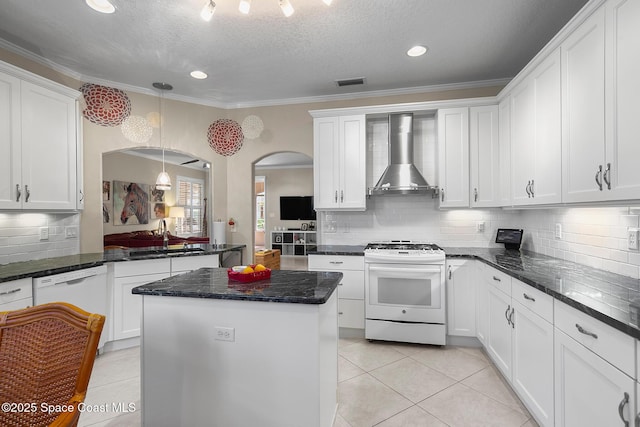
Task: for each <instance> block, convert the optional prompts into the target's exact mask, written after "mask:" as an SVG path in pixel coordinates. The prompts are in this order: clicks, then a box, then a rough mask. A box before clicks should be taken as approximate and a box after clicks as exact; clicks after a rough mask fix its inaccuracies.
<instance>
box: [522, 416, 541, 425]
mask: <svg viewBox="0 0 640 427" xmlns="http://www.w3.org/2000/svg"><path fill="white" fill-rule="evenodd" d="M522 427H540V426H539V425H538V423H537V422H536V421H535V420H534V419H533V418H530V419H529V420H528V421H527V422H526V423H524V424H522Z"/></svg>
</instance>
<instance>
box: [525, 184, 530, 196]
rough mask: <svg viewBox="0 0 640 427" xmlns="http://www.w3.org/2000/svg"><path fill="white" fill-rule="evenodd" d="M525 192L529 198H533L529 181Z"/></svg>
mask: <svg viewBox="0 0 640 427" xmlns="http://www.w3.org/2000/svg"><path fill="white" fill-rule="evenodd" d="M524 190H525V191H526V192H527V197H528V198H531V181H527V186H526V187H524Z"/></svg>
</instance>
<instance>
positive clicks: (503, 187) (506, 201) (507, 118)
mask: <svg viewBox="0 0 640 427" xmlns="http://www.w3.org/2000/svg"><path fill="white" fill-rule="evenodd" d="M498 110H499V111H498V126H499V132H498V144H499V146H500V149H499V161H498V164H499V165H500V171H499V173H498V179H499V180H500V184H499V187H498V204H497V205H498V206H511V203H512V202H511V96H510V95H507V96H506V97H505V98H504V99H503V100H502V101H501V102H500V104H498Z"/></svg>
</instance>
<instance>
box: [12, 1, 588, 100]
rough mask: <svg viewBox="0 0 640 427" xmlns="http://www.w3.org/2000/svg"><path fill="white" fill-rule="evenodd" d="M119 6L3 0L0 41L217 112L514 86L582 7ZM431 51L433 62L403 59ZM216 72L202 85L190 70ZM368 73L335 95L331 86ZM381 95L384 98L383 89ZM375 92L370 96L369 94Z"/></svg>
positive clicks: (91, 77) (83, 72)
mask: <svg viewBox="0 0 640 427" xmlns="http://www.w3.org/2000/svg"><path fill="white" fill-rule="evenodd" d="M290 1H291V4H292V5H293V7H294V8H295V10H296V11H295V13H294V15H293V16H292V17H290V18H285V17H284V16H283V14H282V13H281V11H280V8H279V7H278V3H277V0H253V2H252V9H251V12H250V14H249V15H248V16H245V15H242V14H241V13H240V12H238V9H237V7H238V0H217V1H216V3H217V9H216V13H215V15H214V16H213V19H212V20H211V21H210V22H205V21H203V20H202V19H200V17H199V13H200V10H201V9H202V6H203V5H204V3H205V1H204V0H154V1H152V0H113V3H114V4H115V6H116V8H117V10H116V12H115V13H114V14H111V15H104V14H100V13H97V12H95V11H93V10H92V9H90V8H89V7H87V6H86V5H85V3H84V1H82V0H74V1H71V0H57V1H53V0H2V12H1V13H0V39H2V40H0V46H3V47H5V48H10V49H12V50H17V51H19V52H22V53H23V54H24V53H27V54H28V55H36V56H37V57H38V58H39V59H41V60H44V61H45V62H46V63H48V64H50V65H54V66H60V67H62V70H63V71H69V70H70V71H72V72H73V75H74V76H75V77H77V78H80V79H82V80H83V81H89V82H94V83H103V84H111V85H112V86H116V87H120V88H123V89H134V88H140V89H142V90H145V91H150V90H151V83H152V82H154V81H164V82H168V83H171V84H172V85H173V86H174V91H173V93H172V95H173V96H174V97H182V98H184V99H193V100H197V102H201V103H205V104H209V105H216V106H221V107H238V106H250V105H269V104H275V103H285V102H295V101H294V100H296V101H300V100H302V99H307V100H315V99H317V100H320V99H327V98H330V97H342V96H347V94H349V93H352V92H374V93H377V94H385V93H391V92H390V91H400V93H402V92H406V93H408V92H410V91H411V90H409V89H408V88H419V87H424V86H433V85H444V84H458V83H463V82H478V81H492V80H502V79H510V78H512V77H514V76H515V75H516V74H517V72H518V71H519V70H521V69H522V68H523V67H524V65H526V63H527V62H528V61H529V60H531V58H533V57H534V56H535V54H536V53H537V52H538V51H539V50H540V49H541V48H542V47H543V46H544V45H545V44H546V43H547V42H548V41H549V40H550V39H551V38H552V37H553V35H555V34H556V33H557V32H558V31H559V30H560V28H562V26H564V24H565V23H567V22H568V21H569V19H570V18H571V17H572V16H573V15H575V13H576V12H577V11H578V10H579V9H580V8H581V7H582V6H583V5H584V4H585V3H586V0H334V1H333V4H332V5H331V6H330V7H327V6H326V5H325V4H324V3H323V2H322V1H321V0H290ZM415 44H423V45H426V46H428V48H429V51H428V52H427V54H426V55H425V56H422V57H419V58H410V57H408V56H407V55H406V54H405V52H406V51H407V49H408V48H409V47H411V46H413V45H415ZM195 69H199V70H202V71H205V72H206V73H208V74H209V78H208V79H206V80H194V79H193V78H191V77H190V76H189V72H191V71H193V70H195ZM354 77H364V78H366V84H365V85H363V86H351V87H343V88H338V87H337V86H336V84H335V80H338V79H348V78H354ZM378 91H382V92H378ZM370 94H371V93H370Z"/></svg>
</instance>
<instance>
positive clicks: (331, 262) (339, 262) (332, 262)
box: [329, 261, 344, 264]
mask: <svg viewBox="0 0 640 427" xmlns="http://www.w3.org/2000/svg"><path fill="white" fill-rule="evenodd" d="M329 264H344V261H329Z"/></svg>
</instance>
